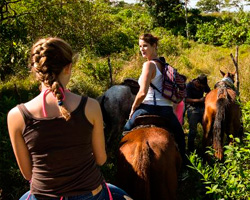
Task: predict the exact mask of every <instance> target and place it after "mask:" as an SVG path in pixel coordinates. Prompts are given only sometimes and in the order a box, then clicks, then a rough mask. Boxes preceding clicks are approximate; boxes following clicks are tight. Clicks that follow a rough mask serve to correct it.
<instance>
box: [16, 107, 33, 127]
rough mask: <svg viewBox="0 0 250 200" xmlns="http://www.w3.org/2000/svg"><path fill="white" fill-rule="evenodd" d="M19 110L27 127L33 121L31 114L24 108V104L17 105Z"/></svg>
mask: <svg viewBox="0 0 250 200" xmlns="http://www.w3.org/2000/svg"><path fill="white" fill-rule="evenodd" d="M17 108H18V109H19V110H20V113H21V114H22V116H23V119H24V122H25V124H26V125H27V124H28V123H29V122H30V121H31V120H32V117H31V114H30V112H29V111H28V110H27V108H26V107H25V106H24V104H23V103H22V104H19V105H17Z"/></svg>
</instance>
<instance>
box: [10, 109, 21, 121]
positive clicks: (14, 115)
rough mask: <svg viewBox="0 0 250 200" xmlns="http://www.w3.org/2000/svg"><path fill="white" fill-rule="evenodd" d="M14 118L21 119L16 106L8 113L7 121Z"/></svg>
mask: <svg viewBox="0 0 250 200" xmlns="http://www.w3.org/2000/svg"><path fill="white" fill-rule="evenodd" d="M16 117H22V114H21V113H20V110H19V109H18V107H17V106H16V107H14V108H12V109H11V110H10V111H9V112H8V119H12V118H16Z"/></svg>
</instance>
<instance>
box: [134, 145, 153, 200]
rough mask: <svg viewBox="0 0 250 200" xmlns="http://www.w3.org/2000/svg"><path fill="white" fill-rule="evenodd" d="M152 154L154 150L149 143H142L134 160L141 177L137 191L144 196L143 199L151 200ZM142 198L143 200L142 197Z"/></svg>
mask: <svg viewBox="0 0 250 200" xmlns="http://www.w3.org/2000/svg"><path fill="white" fill-rule="evenodd" d="M151 154H152V149H151V148H150V146H149V143H148V141H146V142H142V143H141V145H140V146H139V147H138V148H136V152H135V159H134V163H133V166H134V169H136V173H137V174H138V176H139V179H140V180H138V184H137V183H136V187H137V188H136V190H135V191H138V193H140V194H141V195H142V194H143V196H144V197H143V199H145V200H149V199H151V197H150V164H151V161H150V158H151V157H152V156H151ZM141 195H140V197H141V198H142V196H141Z"/></svg>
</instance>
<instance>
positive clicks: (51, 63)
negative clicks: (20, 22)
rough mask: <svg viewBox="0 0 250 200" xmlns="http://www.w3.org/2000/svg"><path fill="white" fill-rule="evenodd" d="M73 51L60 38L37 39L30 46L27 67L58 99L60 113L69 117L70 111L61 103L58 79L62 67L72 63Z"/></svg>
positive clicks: (61, 93) (66, 117)
mask: <svg viewBox="0 0 250 200" xmlns="http://www.w3.org/2000/svg"><path fill="white" fill-rule="evenodd" d="M72 56H73V52H72V49H71V47H70V45H69V44H68V43H66V42H65V41H64V40H62V39H60V38H53V37H49V38H45V39H40V40H38V41H37V42H36V43H35V44H34V45H33V47H32V48H31V56H30V65H29V67H30V68H31V70H32V71H33V72H35V73H36V77H37V79H38V80H39V81H40V82H42V83H44V85H45V86H46V87H48V88H49V89H50V91H51V92H52V93H53V95H54V96H55V97H56V99H57V101H58V106H59V109H60V112H61V115H62V116H63V117H64V118H65V119H66V120H69V119H70V112H69V111H68V110H67V109H66V107H65V106H64V104H63V98H64V88H63V86H62V84H61V83H60V81H59V80H58V76H59V74H60V73H61V72H62V70H63V69H64V67H66V66H67V65H69V64H70V63H72Z"/></svg>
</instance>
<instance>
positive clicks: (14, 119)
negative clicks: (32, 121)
mask: <svg viewBox="0 0 250 200" xmlns="http://www.w3.org/2000/svg"><path fill="white" fill-rule="evenodd" d="M7 122H8V127H9V129H18V130H19V131H21V130H23V127H24V119H23V116H22V114H21V112H20V110H19V109H18V107H17V106H16V107H14V108H12V109H11V110H10V111H9V112H8V116H7Z"/></svg>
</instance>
